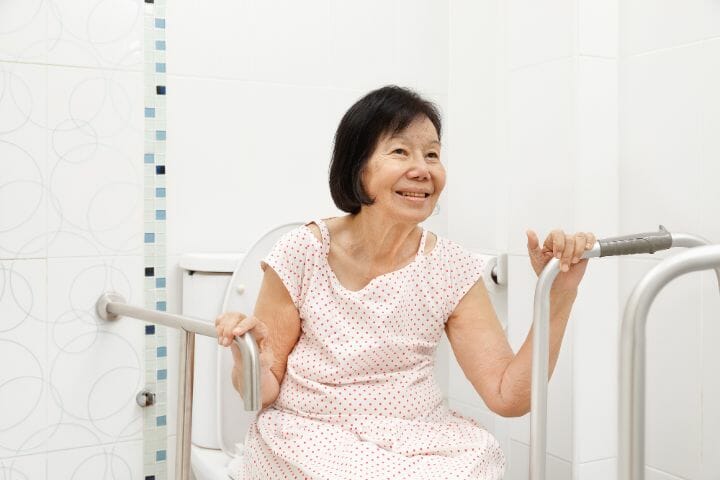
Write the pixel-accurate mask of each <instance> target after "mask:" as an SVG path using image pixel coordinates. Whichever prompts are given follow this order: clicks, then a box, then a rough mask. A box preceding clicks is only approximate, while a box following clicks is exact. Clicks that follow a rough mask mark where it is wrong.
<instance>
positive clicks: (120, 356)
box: [0, 0, 144, 479]
mask: <svg viewBox="0 0 720 480" xmlns="http://www.w3.org/2000/svg"><path fill="white" fill-rule="evenodd" d="M142 12H143V2H142V1H140V0H121V1H119V2H100V3H98V2H76V1H72V2H69V1H65V0H60V1H52V2H46V1H31V2H17V1H8V2H2V4H0V111H1V112H2V114H1V115H0V164H1V165H2V167H1V168H0V172H2V173H0V258H3V259H4V260H2V262H1V263H0V284H1V285H2V286H0V344H2V348H0V357H2V359H0V363H2V365H3V368H2V369H0V370H1V372H0V377H2V378H1V379H0V384H1V385H2V387H0V405H2V408H3V415H0V418H1V420H0V459H2V460H0V472H2V474H1V476H2V477H3V478H12V479H20V478H32V479H44V478H73V474H74V475H75V477H74V478H101V477H103V476H104V475H106V474H112V475H113V477H114V478H128V479H130V478H138V477H139V476H141V472H142V463H141V462H142V441H141V440H140V439H141V436H142V418H141V416H140V411H139V410H140V409H139V407H137V406H136V405H135V402H134V396H135V394H136V393H137V391H138V390H139V389H140V387H141V386H142V384H143V381H144V367H143V363H144V358H143V357H144V351H143V345H144V342H143V336H142V326H141V325H139V324H137V323H134V322H132V321H122V322H118V323H117V324H107V323H102V322H101V321H99V320H98V319H97V318H96V316H95V315H94V308H95V301H96V299H97V297H98V295H99V294H100V293H101V292H102V291H103V289H113V290H118V291H120V292H122V293H123V294H125V295H126V296H128V298H129V300H130V301H132V302H135V303H141V299H142V287H143V285H142V283H141V282H142V278H141V275H142V257H141V254H142V251H141V249H140V248H141V239H142V235H141V231H142V217H141V213H142V210H141V209H142V204H141V198H142V190H141V187H142V178H141V172H140V167H141V162H142V160H141V159H142V155H141V151H142V80H141V76H140V73H139V68H140V65H141V62H142V57H141V55H142V49H141V43H140V42H141V39H142V35H141V34H140V29H141V28H142V21H141V20H142Z"/></svg>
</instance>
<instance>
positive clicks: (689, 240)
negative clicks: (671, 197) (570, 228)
mask: <svg viewBox="0 0 720 480" xmlns="http://www.w3.org/2000/svg"><path fill="white" fill-rule="evenodd" d="M709 244H710V242H709V241H707V240H706V239H704V238H702V237H699V236H697V235H691V234H686V233H674V234H671V233H670V232H668V231H667V229H665V227H663V226H662V225H660V226H659V231H657V232H647V233H638V234H634V235H623V236H619V237H611V238H606V239H602V240H598V241H597V242H595V245H594V246H593V248H592V249H591V250H588V251H586V252H585V253H584V254H583V256H582V258H594V257H609V256H617V255H631V254H639V253H655V252H656V251H659V250H667V249H669V248H673V247H695V246H698V245H709ZM559 272H560V260H559V259H557V258H552V259H551V260H550V261H549V262H548V263H547V264H546V265H545V268H544V269H543V271H542V272H540V275H539V277H538V282H537V285H536V287H535V301H534V310H533V364H532V380H531V382H532V384H531V395H530V403H531V405H530V411H531V417H530V480H545V463H546V462H545V455H546V452H547V390H548V370H549V363H550V358H549V357H550V345H549V344H550V290H551V287H552V284H553V282H554V281H555V277H557V275H558V273H559ZM716 274H717V277H718V282H720V268H718V269H717V271H716Z"/></svg>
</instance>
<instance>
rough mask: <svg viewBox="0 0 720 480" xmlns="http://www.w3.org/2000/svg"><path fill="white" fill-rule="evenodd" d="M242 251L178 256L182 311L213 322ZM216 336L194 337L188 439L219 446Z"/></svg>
mask: <svg viewBox="0 0 720 480" xmlns="http://www.w3.org/2000/svg"><path fill="white" fill-rule="evenodd" d="M243 257H244V254H242V253H213V254H208V253H191V254H185V255H182V256H181V257H180V262H179V263H180V268H181V269H182V312H181V313H182V314H183V315H188V316H191V317H195V318H200V319H206V320H207V321H208V322H211V323H214V321H215V318H216V317H217V316H218V315H219V314H220V313H222V308H223V301H224V298H225V293H226V291H227V288H228V284H229V282H230V279H231V278H232V274H233V272H234V271H235V268H236V267H237V265H238V264H239V263H240V261H241V260H242V259H243ZM218 348H220V347H219V346H218V343H217V340H216V339H214V338H210V337H206V336H204V335H197V336H196V337H195V375H194V381H193V408H192V443H193V444H195V445H197V446H199V447H203V448H216V449H219V448H220V439H219V435H218V425H217V418H218V415H217V410H218V406H217V405H218V401H217V368H218V367H217V351H218Z"/></svg>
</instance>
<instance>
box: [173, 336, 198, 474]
mask: <svg viewBox="0 0 720 480" xmlns="http://www.w3.org/2000/svg"><path fill="white" fill-rule="evenodd" d="M179 357H180V358H179V366H178V400H177V411H178V414H177V438H176V439H175V440H176V448H175V452H176V455H175V478H177V479H179V480H188V479H189V478H190V448H191V441H192V402H193V380H194V376H195V334H194V333H192V332H186V331H182V332H180V355H179Z"/></svg>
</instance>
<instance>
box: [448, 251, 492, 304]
mask: <svg viewBox="0 0 720 480" xmlns="http://www.w3.org/2000/svg"><path fill="white" fill-rule="evenodd" d="M446 262H447V272H448V277H447V279H448V282H449V285H448V288H447V292H448V299H447V300H448V303H447V315H446V318H447V317H449V316H450V314H452V312H454V311H455V308H456V307H457V305H458V303H460V300H462V298H463V297H464V296H465V294H466V293H467V292H468V291H469V290H470V288H472V286H473V285H475V283H477V282H478V281H480V280H482V276H483V271H484V269H485V262H486V260H485V256H484V255H481V254H476V253H472V252H470V251H469V250H467V249H465V248H463V247H462V246H460V245H459V244H457V243H455V242H453V241H448V248H447V257H446Z"/></svg>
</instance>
